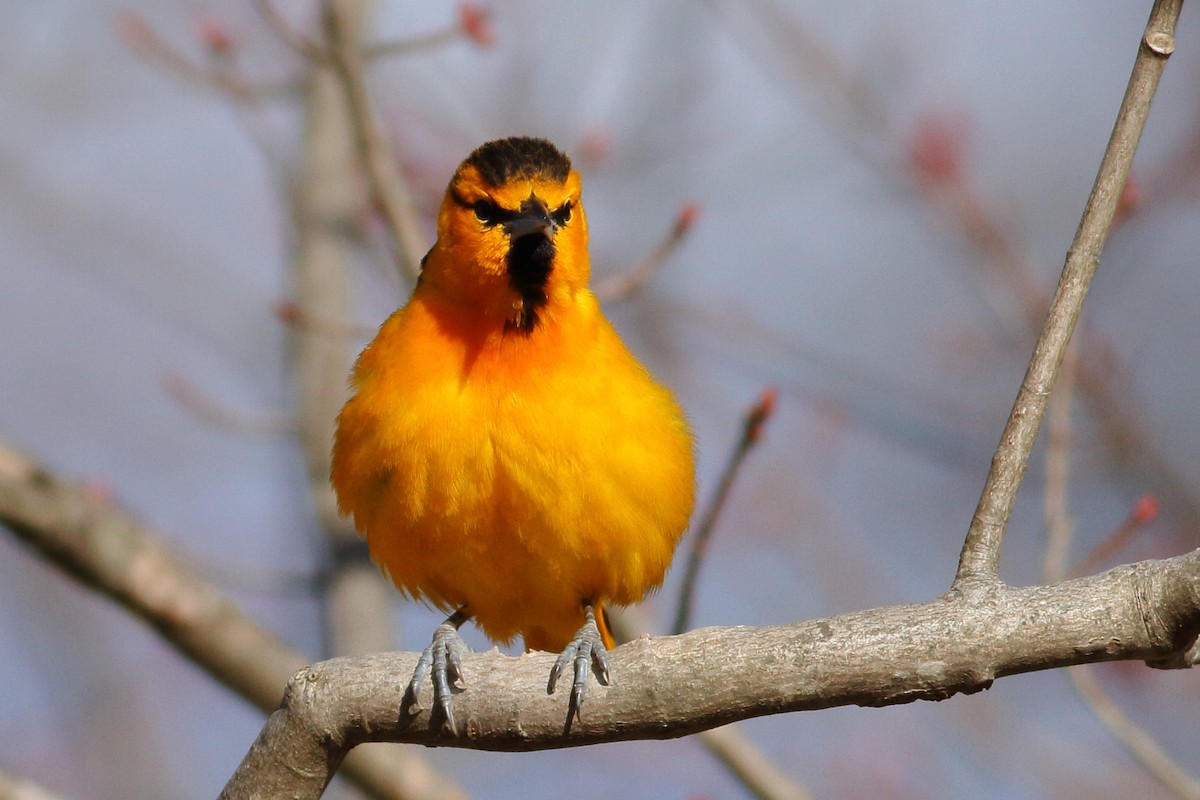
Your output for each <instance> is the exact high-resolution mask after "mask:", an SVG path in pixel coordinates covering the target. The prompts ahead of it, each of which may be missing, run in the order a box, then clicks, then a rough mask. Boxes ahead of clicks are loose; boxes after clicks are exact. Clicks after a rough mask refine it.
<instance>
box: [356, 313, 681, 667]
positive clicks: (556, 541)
mask: <svg viewBox="0 0 1200 800" xmlns="http://www.w3.org/2000/svg"><path fill="white" fill-rule="evenodd" d="M451 311H452V310H451ZM451 311H448V310H447V309H441V308H438V307H437V305H436V304H433V303H429V302H426V301H424V300H423V299H422V298H421V297H420V294H419V293H418V296H417V298H415V299H414V300H413V301H412V302H410V304H409V305H408V306H406V307H405V308H404V309H401V310H400V311H399V312H397V313H396V314H395V315H393V317H392V318H391V319H390V320H389V321H388V322H387V323H385V325H384V327H383V328H382V329H381V330H380V333H379V336H378V337H377V338H376V340H375V341H374V342H373V343H372V345H371V346H370V347H369V348H368V349H367V350H366V351H364V353H363V356H362V357H361V358H360V361H359V365H358V366H357V367H356V372H355V378H354V381H355V389H356V394H355V396H354V397H353V399H352V400H351V401H350V402H349V403H348V404H347V406H346V408H345V410H343V412H342V417H341V418H340V420H339V432H338V437H337V441H336V443H335V447H334V466H333V482H334V487H335V489H336V490H337V493H338V497H339V502H340V504H341V506H342V508H343V510H344V511H346V512H348V513H351V514H353V515H354V519H355V524H356V525H357V527H358V528H359V530H360V531H362V532H364V533H365V534H366V536H367V539H368V542H369V545H370V548H371V553H372V556H373V558H374V559H375V560H376V561H377V563H379V565H380V566H381V567H382V568H383V569H384V570H385V571H386V572H387V573H388V574H389V575H390V577H391V578H392V580H393V581H394V582H395V583H396V585H397V586H398V587H399V588H400V589H401V590H402V591H404V592H406V593H408V594H410V595H412V596H414V597H420V598H424V599H427V600H429V601H431V602H433V603H434V604H436V605H438V606H441V607H443V608H457V607H462V606H466V607H467V609H468V610H469V611H470V613H471V614H472V615H473V616H474V618H475V620H476V622H477V623H478V624H479V626H480V627H481V628H482V629H483V630H484V632H485V633H486V634H487V635H488V636H490V637H491V638H493V639H495V640H498V641H508V640H510V639H511V638H512V637H513V636H515V635H516V634H521V635H522V636H523V637H524V638H525V642H526V645H527V646H530V647H534V648H539V649H552V650H557V649H561V648H562V647H563V646H564V645H565V644H566V643H567V641H569V640H570V638H571V636H572V635H573V634H574V632H575V631H576V629H578V627H579V626H580V624H581V623H582V621H583V616H582V612H581V603H582V602H584V601H590V602H592V603H597V604H599V603H604V602H614V603H618V604H628V603H633V602H637V601H638V600H640V599H642V597H643V596H644V595H645V593H646V592H647V591H649V590H650V589H652V588H654V587H656V586H658V585H659V583H661V581H662V579H663V575H664V574H665V572H666V569H667V566H668V565H669V564H670V561H671V556H672V554H673V552H674V549H675V545H676V543H677V542H678V540H679V537H680V536H681V535H682V533H683V531H684V529H685V527H686V525H687V520H688V517H689V515H690V514H691V510H692V505H693V501H694V479H693V463H692V462H693V459H692V440H691V435H690V433H689V432H688V429H687V425H686V423H685V421H684V419H683V415H682V412H681V410H680V409H679V407H678V405H677V404H676V403H675V401H674V400H673V399H672V398H671V396H670V394H669V393H668V392H667V390H666V389H664V388H663V387H661V386H660V385H658V384H657V383H656V382H655V381H654V380H653V379H652V378H651V376H650V375H649V374H648V373H647V372H646V371H645V370H644V369H643V368H642V367H641V365H640V364H638V363H637V361H636V360H635V359H634V358H633V356H632V355H631V354H630V353H629V352H628V351H627V350H626V349H625V347H624V345H623V344H622V343H621V342H620V340H619V338H618V337H617V335H616V333H615V332H614V331H613V330H612V328H611V327H610V326H609V325H608V323H607V322H606V321H605V320H604V319H603V317H602V316H601V315H600V314H599V311H598V309H597V308H596V307H595V302H594V300H593V299H592V298H591V296H590V295H581V296H580V297H579V298H578V305H577V306H572V307H571V308H569V309H567V310H566V312H567V313H563V314H561V315H559V316H558V317H555V318H553V319H547V320H546V321H545V323H544V325H543V326H542V327H540V328H539V329H538V330H536V331H534V332H533V334H531V335H529V336H525V335H523V334H520V333H509V334H498V333H496V332H488V331H479V330H473V329H472V328H471V327H470V325H469V324H468V322H467V321H464V320H463V319H461V318H460V317H458V316H456V315H454V314H453V313H451Z"/></svg>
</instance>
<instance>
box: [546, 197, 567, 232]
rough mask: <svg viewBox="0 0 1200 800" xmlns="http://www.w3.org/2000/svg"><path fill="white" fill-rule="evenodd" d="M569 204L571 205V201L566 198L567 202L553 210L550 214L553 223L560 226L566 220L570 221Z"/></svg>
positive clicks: (565, 222)
mask: <svg viewBox="0 0 1200 800" xmlns="http://www.w3.org/2000/svg"><path fill="white" fill-rule="evenodd" d="M571 205H572V203H571V201H570V200H568V201H567V202H565V203H563V204H562V205H561V206H559V207H558V208H557V209H556V210H555V211H554V213H553V214H551V215H550V218H551V219H553V220H554V224H555V225H558V226H559V227H562V226H563V225H566V224H567V223H568V222H570V221H571Z"/></svg>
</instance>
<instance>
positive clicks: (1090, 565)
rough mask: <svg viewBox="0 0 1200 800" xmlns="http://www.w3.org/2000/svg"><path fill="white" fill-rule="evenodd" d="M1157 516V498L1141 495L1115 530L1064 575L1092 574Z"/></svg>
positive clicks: (1151, 495) (1150, 495)
mask: <svg viewBox="0 0 1200 800" xmlns="http://www.w3.org/2000/svg"><path fill="white" fill-rule="evenodd" d="M1157 516H1158V498H1157V497H1156V496H1155V495H1153V494H1145V495H1142V496H1141V497H1140V498H1139V499H1138V501H1137V502H1136V503H1135V504H1134V506H1133V510H1132V511H1130V512H1129V516H1128V517H1126V518H1125V519H1124V520H1123V521H1122V522H1121V524H1120V525H1119V526H1117V529H1116V530H1115V531H1113V532H1112V533H1111V534H1109V535H1108V536H1106V537H1104V538H1103V539H1101V540H1100V542H1099V543H1098V544H1097V545H1096V546H1095V547H1094V548H1092V551H1091V552H1090V553H1088V554H1087V555H1086V556H1084V557H1083V558H1082V559H1081V560H1080V561H1079V563H1077V564H1076V565H1075V566H1074V567H1073V568H1072V569H1071V570H1070V572H1068V573H1066V574H1067V575H1068V576H1069V577H1076V576H1078V575H1086V574H1088V573H1089V572H1092V571H1093V570H1095V569H1096V568H1097V567H1098V566H1100V565H1101V564H1102V563H1104V562H1105V561H1106V560H1108V559H1109V558H1110V557H1112V555H1113V554H1115V553H1116V552H1117V551H1118V550H1120V549H1121V548H1122V547H1124V546H1125V545H1127V544H1129V542H1130V541H1131V540H1132V539H1133V538H1134V537H1135V536H1137V535H1138V534H1139V533H1141V532H1142V531H1144V530H1146V526H1147V525H1149V524H1150V523H1151V522H1153V521H1154V518H1155V517H1157Z"/></svg>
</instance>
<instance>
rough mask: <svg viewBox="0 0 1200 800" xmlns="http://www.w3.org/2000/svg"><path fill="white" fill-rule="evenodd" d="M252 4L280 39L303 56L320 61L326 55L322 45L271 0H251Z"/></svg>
mask: <svg viewBox="0 0 1200 800" xmlns="http://www.w3.org/2000/svg"><path fill="white" fill-rule="evenodd" d="M250 4H251V5H252V6H254V8H255V10H257V11H258V15H259V16H260V17H262V20H263V22H265V23H266V24H267V26H268V27H269V28H270V29H271V30H272V31H274V32H275V35H276V36H277V37H279V40H280V41H281V42H283V43H284V44H286V45H287V46H288V47H290V48H292V49H293V50H295V51H296V53H298V54H299V55H301V56H304V57H305V58H306V59H309V60H311V61H320V60H322V59H323V58H324V57H325V52H324V50H323V49H322V47H321V45H319V44H317V43H316V42H314V41H313V40H312V39H310V38H309V37H307V36H305V35H304V34H303V33H301V32H300V31H298V30H296V29H295V28H293V27H292V26H291V24H290V23H289V22H288V21H287V20H286V19H284V18H283V15H282V14H280V13H279V9H277V8H275V4H274V3H272V2H271V0H250Z"/></svg>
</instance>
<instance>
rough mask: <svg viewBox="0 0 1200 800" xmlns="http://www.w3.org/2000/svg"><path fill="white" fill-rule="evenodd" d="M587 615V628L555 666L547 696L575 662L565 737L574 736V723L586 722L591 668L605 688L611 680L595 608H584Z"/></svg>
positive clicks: (564, 730)
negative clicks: (584, 708) (585, 707)
mask: <svg viewBox="0 0 1200 800" xmlns="http://www.w3.org/2000/svg"><path fill="white" fill-rule="evenodd" d="M584 615H585V617H586V618H587V621H586V622H584V623H583V627H582V628H580V629H579V631H578V632H577V633H576V634H575V638H574V639H572V640H571V643H570V644H568V645H567V646H566V648H565V649H564V650H563V651H562V653H561V654H559V656H558V660H557V661H555V662H554V668H553V669H551V670H550V681H549V682H548V683H547V684H546V693H547V694H554V688H555V686H557V685H558V679H559V677H561V676H562V673H563V671H564V670H565V669H566V668H567V665H568V664H571V663H572V662H574V665H575V666H574V680H573V681H572V682H571V698H570V702H569V704H568V706H567V724H566V727H565V728H564V729H563V733H570V731H571V722H572V721H573V720H574V719H579V720H581V721H582V719H583V717H582V716H581V713H580V709H581V708H582V707H583V699H584V697H585V696H586V694H587V686H588V681H587V676H588V666H589V665H590V666H592V667H593V668H594V669H595V670H596V680H598V681H599V682H600V683H601V684H602V685H604V686H608V685H610V680H611V679H610V676H609V673H608V650H607V649H605V647H604V637H603V636H601V635H600V628H599V627H598V626H597V625H596V615H595V612H593V611H592V607H591V606H585V607H584Z"/></svg>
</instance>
